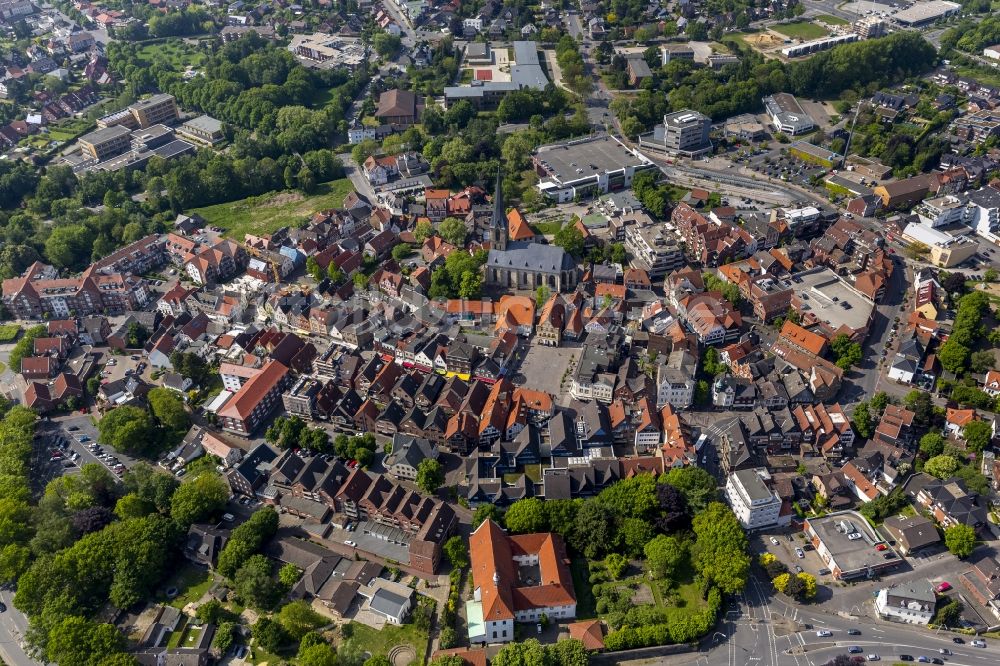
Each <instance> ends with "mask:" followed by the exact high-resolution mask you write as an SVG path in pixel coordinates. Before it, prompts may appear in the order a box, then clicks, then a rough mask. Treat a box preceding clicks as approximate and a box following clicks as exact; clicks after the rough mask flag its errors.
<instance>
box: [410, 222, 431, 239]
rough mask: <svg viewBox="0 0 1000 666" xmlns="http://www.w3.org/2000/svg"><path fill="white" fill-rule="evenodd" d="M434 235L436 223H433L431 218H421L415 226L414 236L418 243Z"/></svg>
mask: <svg viewBox="0 0 1000 666" xmlns="http://www.w3.org/2000/svg"><path fill="white" fill-rule="evenodd" d="M433 235H434V225H433V224H431V221H430V220H420V221H419V222H417V226H415V227H414V228H413V237H414V238H415V239H416V240H417V242H418V243H423V242H424V241H425V240H427V239H428V238H430V237H431V236H433Z"/></svg>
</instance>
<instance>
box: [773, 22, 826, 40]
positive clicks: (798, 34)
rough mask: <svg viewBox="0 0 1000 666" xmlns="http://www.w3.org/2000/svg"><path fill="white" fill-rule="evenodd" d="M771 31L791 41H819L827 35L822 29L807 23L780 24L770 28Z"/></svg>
mask: <svg viewBox="0 0 1000 666" xmlns="http://www.w3.org/2000/svg"><path fill="white" fill-rule="evenodd" d="M771 30H773V31H774V32H778V33H781V34H782V35H785V36H786V37H791V38H792V39H819V38H820V37H826V36H827V35H828V34H829V33H828V32H827V31H826V30H825V29H824V28H821V27H820V26H818V25H816V24H815V23H810V22H808V21H796V22H795V23H781V24H778V25H773V26H771Z"/></svg>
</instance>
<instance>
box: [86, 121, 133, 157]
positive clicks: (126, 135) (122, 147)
mask: <svg viewBox="0 0 1000 666" xmlns="http://www.w3.org/2000/svg"><path fill="white" fill-rule="evenodd" d="M131 145H132V132H130V131H129V129H128V128H127V127H123V126H121V125H113V126H111V127H105V128H102V129H98V130H94V131H93V132H91V133H89V134H84V135H83V136H82V137H80V147H81V148H83V151H84V152H85V153H86V154H87V155H88V156H89V157H92V158H93V159H95V160H97V161H102V160H106V159H108V158H109V157H114V156H115V155H121V154H122V153H124V152H125V151H126V150H128V149H129V147H130V146H131Z"/></svg>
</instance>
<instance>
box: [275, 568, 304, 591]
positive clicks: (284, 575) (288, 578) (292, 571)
mask: <svg viewBox="0 0 1000 666" xmlns="http://www.w3.org/2000/svg"><path fill="white" fill-rule="evenodd" d="M300 578H302V569H299V568H298V567H297V566H295V565H294V564H292V563H291V562H289V563H288V564H286V565H284V566H283V567H281V568H280V569H278V580H280V581H281V584H282V585H284V586H285V588H287V589H289V590H290V589H292V588H293V587H295V584H296V583H297V582H299V579H300Z"/></svg>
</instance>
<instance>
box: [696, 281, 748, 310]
mask: <svg viewBox="0 0 1000 666" xmlns="http://www.w3.org/2000/svg"><path fill="white" fill-rule="evenodd" d="M701 277H702V280H703V281H704V283H705V289H706V290H707V291H719V292H722V296H723V297H724V298H725V299H726V300H727V301H729V302H730V303H732V304H733V305H739V304H740V300H741V299H742V298H743V297H742V296H741V295H740V288H739V287H737V286H736V285H735V284H733V283H732V282H729V281H727V280H723V279H722V278H720V277H719V276H718V275H716V274H715V273H702V274H701Z"/></svg>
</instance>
